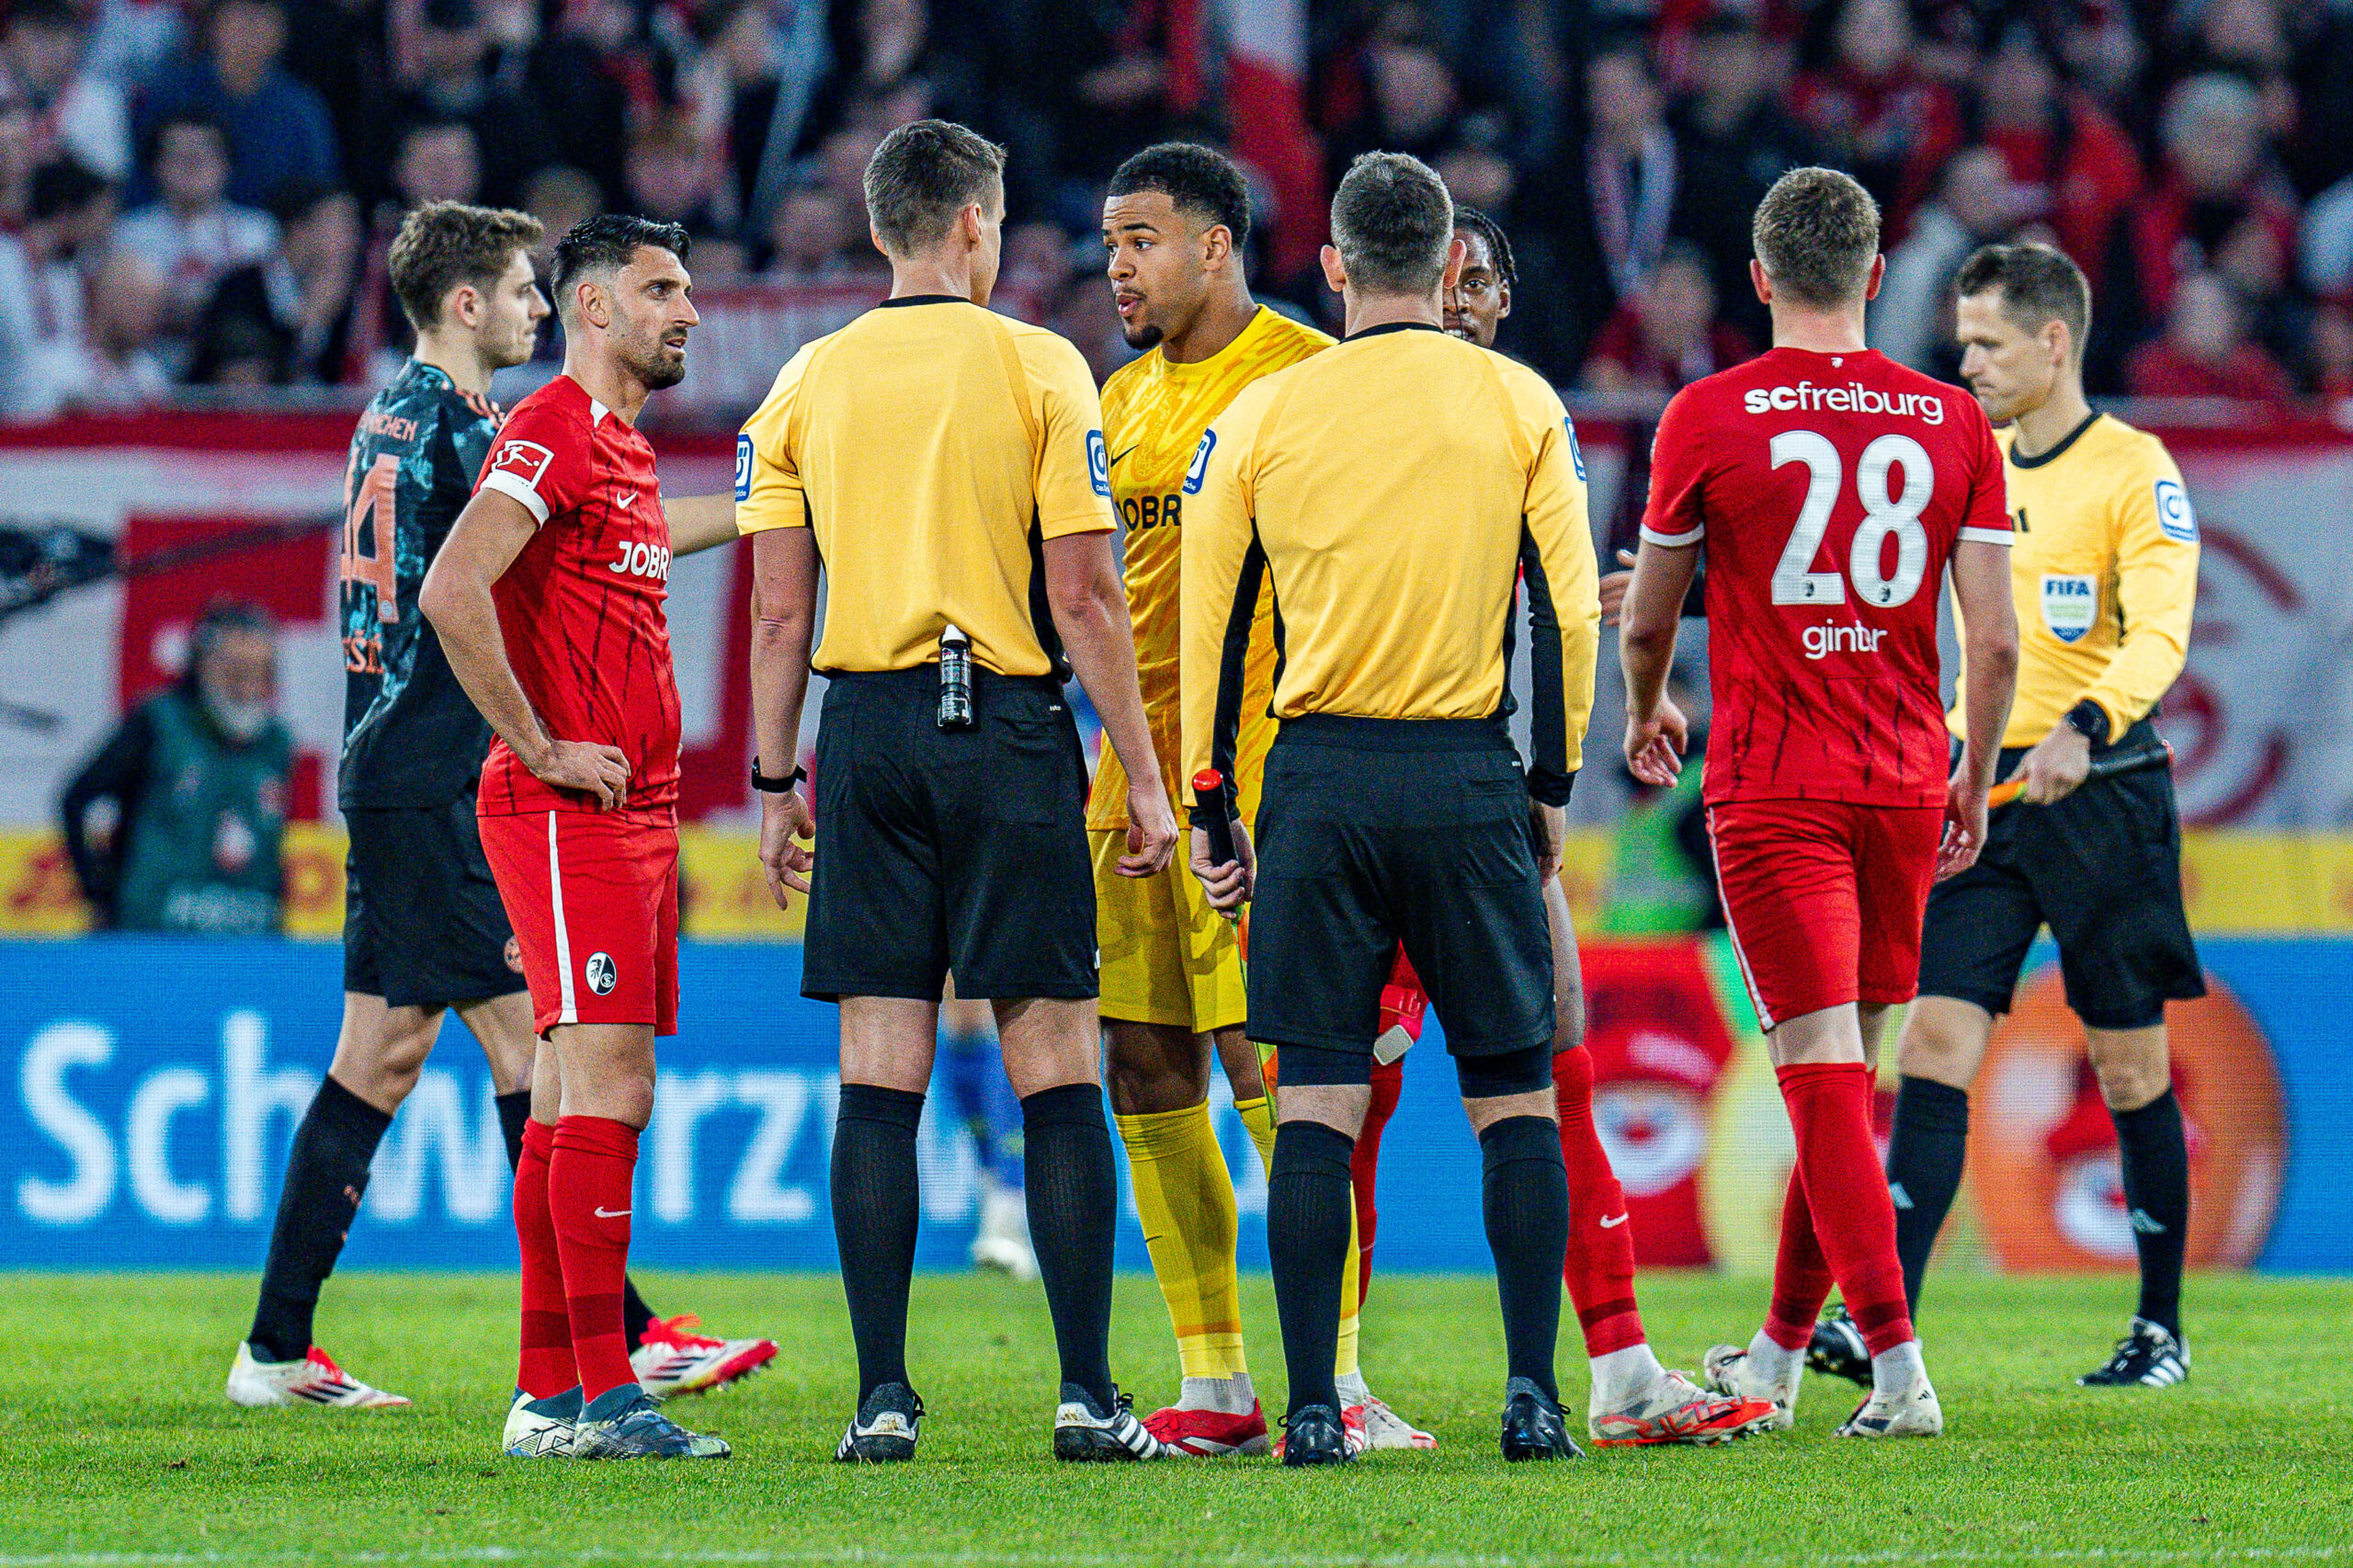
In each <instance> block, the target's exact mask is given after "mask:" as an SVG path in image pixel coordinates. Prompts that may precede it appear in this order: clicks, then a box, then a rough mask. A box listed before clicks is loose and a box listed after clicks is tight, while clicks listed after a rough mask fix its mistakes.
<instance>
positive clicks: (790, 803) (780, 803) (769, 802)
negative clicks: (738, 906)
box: [760, 790, 817, 909]
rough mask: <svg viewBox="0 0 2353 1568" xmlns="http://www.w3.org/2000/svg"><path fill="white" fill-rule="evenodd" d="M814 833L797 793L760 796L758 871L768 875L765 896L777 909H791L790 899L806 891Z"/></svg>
mask: <svg viewBox="0 0 2353 1568" xmlns="http://www.w3.org/2000/svg"><path fill="white" fill-rule="evenodd" d="M816 831H817V830H816V828H815V827H814V826H813V825H812V824H811V823H810V821H809V807H808V805H807V803H806V802H804V801H802V800H801V791H800V790H780V791H778V792H776V793H773V794H762V795H761V796H760V869H762V870H764V871H766V872H767V879H768V896H769V897H770V898H772V899H774V900H776V906H777V907H778V908H779V909H790V908H791V907H792V895H793V894H794V893H796V892H808V891H809V871H810V868H812V867H813V866H814V865H815V864H816V863H817V858H816V856H815V855H813V854H812V853H811V852H810V849H809V844H808V841H809V839H810V838H811V837H812V836H813V835H814V834H815V833H816Z"/></svg>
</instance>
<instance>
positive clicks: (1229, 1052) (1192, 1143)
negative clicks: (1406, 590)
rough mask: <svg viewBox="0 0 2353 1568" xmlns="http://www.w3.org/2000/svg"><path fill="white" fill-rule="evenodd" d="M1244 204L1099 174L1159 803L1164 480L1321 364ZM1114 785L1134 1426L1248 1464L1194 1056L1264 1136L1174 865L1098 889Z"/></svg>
mask: <svg viewBox="0 0 2353 1568" xmlns="http://www.w3.org/2000/svg"><path fill="white" fill-rule="evenodd" d="M1249 233H1250V198H1249V190H1248V187H1247V186H1246V185H1245V183H1244V181H1243V177H1242V174H1241V171H1240V170H1239V169H1237V168H1235V167H1234V165H1233V163H1232V162H1231V161H1230V160H1229V159H1227V158H1226V157H1225V156H1224V155H1223V154H1222V153H1217V152H1215V151H1213V150H1211V149H1210V148H1207V147H1201V146H1197V145H1193V144H1191V143H1188V142H1165V143H1163V144H1161V145H1159V146H1155V147H1148V148H1146V149H1145V150H1144V151H1142V152H1141V153H1137V154H1136V155H1135V156H1133V157H1131V158H1130V159H1129V160H1128V161H1127V162H1126V163H1125V164H1123V165H1120V169H1119V172H1118V173H1116V174H1115V175H1113V176H1112V177H1111V184H1110V187H1109V195H1108V199H1107V200H1106V201H1105V203H1104V208H1103V243H1104V246H1105V248H1106V250H1107V251H1108V256H1109V264H1108V271H1109V275H1110V278H1111V288H1112V294H1113V299H1114V301H1115V302H1116V303H1117V305H1118V307H1119V312H1120V324H1121V327H1122V329H1123V331H1124V332H1125V334H1126V336H1127V340H1128V342H1129V344H1130V345H1131V346H1132V347H1138V348H1142V349H1143V350H1145V353H1144V355H1143V357H1142V358H1140V359H1138V360H1136V361H1135V362H1134V363H1132V364H1131V365H1128V366H1125V367H1123V368H1122V369H1120V370H1119V371H1117V372H1116V373H1115V374H1113V375H1112V377H1111V379H1110V380H1109V381H1107V382H1106V383H1105V384H1104V388H1103V439H1104V445H1105V449H1106V452H1107V456H1108V460H1109V472H1110V483H1111V494H1112V500H1113V503H1114V504H1115V505H1116V506H1118V508H1119V512H1120V522H1121V523H1122V524H1123V525H1124V526H1125V528H1126V529H1127V564H1126V574H1127V588H1128V601H1129V606H1130V612H1131V616H1132V617H1133V619H1134V622H1135V631H1136V667H1137V674H1138V676H1140V677H1141V678H1142V687H1143V699H1144V709H1145V712H1146V715H1147V716H1148V717H1149V719H1150V720H1151V722H1152V726H1153V734H1154V741H1155V744H1156V747H1157V749H1158V753H1159V755H1160V756H1161V757H1162V758H1163V759H1164V763H1163V766H1164V767H1165V768H1166V769H1168V770H1169V771H1168V772H1167V773H1166V776H1165V778H1163V780H1162V782H1163V783H1165V785H1166V786H1167V788H1168V791H1169V798H1170V800H1171V801H1172V802H1173V801H1178V800H1181V799H1182V796H1181V793H1180V792H1179V790H1178V780H1177V778H1176V774H1175V772H1174V769H1175V767H1176V761H1175V759H1176V757H1177V756H1179V755H1180V753H1179V750H1178V747H1177V744H1176V743H1177V729H1178V723H1179V712H1180V710H1179V707H1178V702H1177V689H1176V665H1177V626H1176V619H1177V557H1178V553H1179V551H1178V544H1179V540H1180V538H1181V535H1180V533H1179V531H1178V530H1179V528H1181V526H1182V516H1183V503H1184V495H1183V490H1184V483H1185V477H1186V472H1187V468H1188V464H1189V463H1190V462H1191V461H1192V458H1193V452H1194V449H1195V448H1197V447H1198V446H1199V444H1200V439H1201V432H1202V431H1203V430H1205V429H1207V428H1208V427H1209V425H1210V422H1211V420H1213V419H1215V418H1216V417H1217V415H1219V414H1220V413H1222V412H1223V410H1224V408H1225V405H1226V404H1227V403H1231V402H1232V401H1233V396H1234V394H1235V393H1237V392H1240V391H1241V390H1242V389H1243V388H1244V387H1245V386H1247V385H1248V384H1250V382H1252V381H1256V380H1257V379H1258V378H1259V377H1261V376H1265V375H1267V374H1270V373H1272V372H1273V371H1276V370H1279V369H1283V368H1284V367H1285V366H1287V365H1293V364H1296V363H1298V362H1299V361H1300V360H1302V359H1304V358H1307V357H1308V356H1310V355H1312V354H1314V353H1317V352H1319V351H1320V350H1322V349H1324V348H1325V347H1329V346H1330V345H1331V342H1332V340H1331V339H1330V338H1329V337H1327V336H1325V335H1324V334H1322V333H1320V332H1317V331H1315V330H1314V329H1313V328H1312V327H1305V326H1302V325H1300V324H1297V323H1296V322H1292V321H1290V320H1289V319H1288V318H1286V317H1284V316H1281V315H1279V314H1277V313H1276V312H1273V311H1270V310H1267V308H1266V307H1264V306H1262V305H1259V304H1256V302H1254V301H1252V299H1251V297H1250V287H1249V283H1248V280H1247V278H1245V274H1244V268H1243V257H1242V249H1243V245H1244V244H1245V242H1246V241H1247V240H1248V238H1249ZM1274 665H1275V650H1274V636H1273V600H1272V598H1271V597H1270V596H1266V597H1261V598H1260V599H1259V601H1258V605H1257V610H1256V619H1255V620H1254V622H1253V624H1252V626H1251V628H1250V653H1249V663H1248V666H1247V672H1248V673H1247V690H1248V695H1247V696H1246V697H1245V699H1244V702H1243V710H1244V711H1243V715H1242V728H1241V738H1240V743H1239V745H1238V748H1237V752H1236V759H1235V765H1234V774H1235V778H1236V781H1237V783H1238V784H1239V786H1240V790H1241V800H1242V809H1243V812H1244V816H1245V820H1246V819H1247V818H1248V816H1249V814H1250V813H1251V812H1252V811H1254V810H1255V809H1256V803H1257V791H1258V780H1259V774H1260V771H1261V769H1262V768H1263V767H1264V764H1265V762H1266V756H1267V747H1268V746H1269V745H1271V744H1273V741H1274V722H1273V721H1272V720H1271V719H1270V718H1268V717H1267V706H1268V704H1269V702H1270V700H1271V699H1272V694H1273V689H1274ZM1127 790H1128V778H1127V774H1126V772H1125V770H1124V769H1123V768H1121V767H1120V762H1119V759H1118V758H1117V757H1114V756H1110V755H1109V754H1108V751H1107V752H1106V754H1105V756H1104V759H1103V763H1102V766H1101V767H1100V768H1099V769H1098V770H1097V774H1096V778H1095V785H1094V790H1093V793H1092V795H1091V796H1090V798H1089V803H1088V808H1087V821H1086V825H1087V830H1088V835H1089V837H1090V839H1091V840H1092V841H1093V844H1094V849H1095V870H1096V876H1095V886H1096V903H1097V922H1098V926H1099V930H1100V940H1101V944H1102V1013H1103V1022H1104V1030H1103V1032H1104V1036H1105V1040H1106V1044H1107V1047H1108V1051H1107V1058H1108V1081H1109V1085H1110V1091H1111V1108H1112V1110H1113V1112H1114V1114H1115V1115H1116V1116H1117V1118H1118V1120H1119V1126H1120V1141H1121V1142H1122V1143H1124V1144H1125V1146H1126V1148H1127V1152H1128V1167H1129V1171H1130V1174H1131V1176H1132V1178H1133V1186H1134V1191H1135V1199H1136V1210H1137V1213H1138V1214H1139V1216H1141V1218H1142V1223H1143V1230H1144V1240H1145V1242H1146V1244H1147V1245H1148V1246H1149V1247H1150V1249H1151V1253H1152V1265H1153V1274H1154V1278H1156V1279H1157V1280H1158V1282H1159V1284H1160V1290H1161V1295H1162V1297H1163V1298H1164V1299H1165V1301H1166V1302H1167V1304H1168V1315H1169V1319H1170V1321H1171V1323H1172V1324H1174V1325H1175V1327H1176V1346H1177V1357H1178V1359H1179V1361H1180V1363H1181V1365H1182V1368H1183V1372H1184V1384H1183V1390H1182V1392H1181V1393H1180V1394H1179V1395H1178V1397H1177V1400H1176V1403H1175V1404H1173V1405H1171V1406H1169V1407H1168V1408H1166V1409H1165V1410H1160V1411H1155V1412H1154V1414H1153V1415H1151V1416H1149V1417H1147V1418H1146V1420H1145V1422H1144V1425H1145V1426H1147V1427H1149V1428H1150V1429H1151V1431H1152V1433H1153V1435H1154V1437H1158V1438H1159V1439H1160V1440H1161V1441H1162V1442H1164V1443H1166V1444H1168V1445H1169V1446H1170V1447H1172V1448H1173V1449H1176V1451H1177V1452H1179V1453H1185V1454H1194V1455H1216V1454H1230V1453H1260V1452H1264V1451H1265V1450H1266V1449H1267V1422H1266V1417H1265V1415H1264V1414H1263V1413H1262V1412H1261V1410H1260V1409H1259V1405H1258V1399H1257V1395H1256V1392H1255V1391H1254V1390H1253V1388H1252V1386H1251V1381H1250V1371H1249V1363H1248V1361H1247V1358H1246V1357H1245V1352H1244V1345H1243V1334H1242V1316H1241V1299H1240V1290H1241V1284H1240V1279H1239V1278H1238V1276H1237V1274H1236V1271H1235V1267H1234V1257H1233V1247H1234V1235H1235V1229H1236V1218H1235V1211H1234V1199H1233V1176H1232V1174H1231V1173H1230V1172H1229V1171H1228V1170H1227V1168H1226V1164H1225V1155H1224V1153H1223V1152H1222V1150H1220V1149H1219V1147H1218V1142H1217V1136H1216V1133H1215V1131H1214V1130H1213V1129H1212V1127H1211V1121H1210V1114H1209V1074H1210V1064H1211V1060H1212V1059H1214V1060H1215V1061H1216V1062H1219V1063H1220V1065H1221V1066H1222V1068H1223V1070H1224V1072H1225V1074H1226V1078H1227V1081H1228V1082H1229V1083H1230V1084H1231V1085H1233V1099H1234V1107H1235V1108H1236V1109H1237V1110H1239V1111H1240V1112H1241V1113H1242V1119H1243V1121H1244V1123H1245V1125H1246V1126H1247V1127H1248V1128H1249V1130H1250V1136H1251V1140H1252V1141H1253V1142H1255V1143H1256V1144H1257V1146H1258V1152H1259V1155H1260V1157H1261V1159H1265V1158H1267V1157H1269V1156H1270V1154H1271V1151H1272V1149H1273V1147H1274V1120H1273V1117H1272V1114H1271V1113H1270V1111H1269V1109H1268V1104H1267V1089H1266V1082H1265V1079H1264V1076H1263V1074H1262V1073H1261V1070H1260V1067H1259V1062H1258V1056H1257V1049H1256V1047H1255V1046H1254V1045H1252V1044H1251V1042H1250V1041H1249V1040H1248V1039H1247V1038H1246V1036H1245V1033H1244V1030H1243V1021H1244V1017H1245V1010H1246V1009H1245V1002H1244V995H1243V985H1242V953H1241V945H1240V942H1239V940H1238V937H1237V933H1236V929H1235V927H1234V926H1233V925H1232V924H1230V923H1229V922H1227V921H1226V920H1225V919H1223V918H1222V917H1221V916H1220V915H1218V914H1217V912H1216V911H1214V910H1212V909H1211V907H1210V905H1209V903H1208V901H1207V900H1206V899H1205V898H1204V897H1203V896H1202V893H1201V889H1200V884H1199V881H1197V880H1196V879H1195V878H1194V877H1193V875H1192V873H1191V872H1190V871H1189V870H1188V869H1186V868H1185V867H1184V866H1183V865H1182V864H1179V863H1172V864H1171V865H1170V867H1169V869H1167V870H1165V871H1164V872H1162V873H1161V874H1160V875H1158V876H1155V877H1143V878H1134V877H1123V876H1120V875H1118V874H1117V866H1118V862H1119V859H1120V856H1121V855H1123V854H1124V853H1125V852H1126V843H1127V840H1126V829H1127V813H1126V808H1125V804H1124V802H1125V801H1126V798H1127ZM1356 1286H1357V1279H1356V1274H1355V1271H1354V1270H1350V1271H1349V1278H1348V1280H1347V1288H1346V1290H1344V1292H1343V1300H1342V1302H1341V1314H1342V1315H1341V1332H1340V1347H1339V1358H1338V1363H1337V1374H1338V1380H1339V1385H1340V1391H1341V1398H1342V1400H1343V1402H1344V1403H1346V1405H1347V1423H1348V1426H1349V1428H1350V1433H1351V1437H1353V1439H1354V1440H1356V1441H1357V1442H1358V1443H1359V1444H1366V1445H1370V1446H1371V1447H1376V1448H1415V1447H1420V1448H1428V1447H1433V1446H1435V1445H1434V1441H1433V1439H1432V1438H1431V1437H1429V1435H1428V1434H1427V1433H1424V1432H1420V1431H1417V1430H1415V1428H1414V1427H1413V1426H1411V1425H1410V1424H1409V1423H1407V1422H1405V1421H1404V1420H1403V1419H1402V1418H1400V1417H1399V1416H1397V1415H1395V1414H1394V1413H1393V1412H1392V1411H1391V1410H1390V1409H1389V1407H1388V1406H1387V1405H1386V1404H1384V1403H1381V1401H1380V1400H1378V1399H1376V1398H1374V1397H1373V1395H1372V1392H1371V1391H1370V1389H1369V1388H1367V1387H1366V1385H1365V1381H1364V1376H1363V1372H1362V1370H1361V1369H1360V1368H1359V1367H1358V1361H1357V1333H1356V1329H1357V1310H1356V1303H1355V1294H1356Z"/></svg>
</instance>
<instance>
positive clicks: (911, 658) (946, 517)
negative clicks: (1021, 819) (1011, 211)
mask: <svg viewBox="0 0 2353 1568" xmlns="http://www.w3.org/2000/svg"><path fill="white" fill-rule="evenodd" d="M1102 424H1103V418H1102V410H1101V406H1100V404H1099V403H1097V399H1096V395H1095V378H1094V376H1093V375H1092V374H1091V373H1089V371H1088V370H1087V368H1086V359H1085V358H1082V357H1081V356H1080V354H1079V352H1078V350H1077V349H1076V348H1074V347H1072V346H1071V345H1070V344H1069V343H1067V342H1065V341H1064V340H1063V339H1062V338H1060V337H1057V336H1056V335H1054V334H1052V333H1051V332H1048V331H1047V330H1045V329H1044V328H1043V327H1036V326H1030V325H1028V324H1025V323H1022V322H1017V321H1014V320H1012V319H1010V318H1008V317H1006V316H1001V315H997V314H996V313H995V312H991V311H986V310H983V309H982V308H981V307H980V306H978V305H975V304H973V303H972V302H971V301H966V300H959V299H953V298H949V297H947V296H940V295H915V296H910V297H908V298H905V299H898V300H892V301H887V302H886V303H884V304H883V305H881V307H879V308H877V309H875V310H871V311H869V312H867V313H866V314H864V315H862V316H860V317H858V319H857V320H856V321H854V322H852V323H850V324H848V325H847V326H846V327H843V328H842V329H841V330H840V331H839V332H835V333H829V334H827V335H825V336H824V337H821V338H818V339H817V340H816V341H815V342H813V343H811V344H809V345H808V346H807V347H804V348H802V349H801V352H800V353H798V354H795V355H794V356H793V357H792V358H791V360H790V362H789V363H788V364H786V366H785V367H784V369H782V370H781V371H779V373H778V375H777V379H776V385H775V386H774V387H772V388H771V389H770V390H769V392H768V395H767V401H766V402H764V403H761V404H760V406H759V408H758V410H757V411H756V413H754V414H753V415H752V417H751V420H750V421H749V422H748V423H747V424H745V426H744V431H743V434H742V435H741V436H739V437H736V443H735V527H736V528H737V530H738V531H739V532H742V533H746V534H752V533H758V532H760V531H761V530H763V529H765V528H804V527H805V528H814V529H815V530H816V534H817V553H818V555H819V556H820V557H821V558H822V559H823V560H824V567H825V585H826V586H825V595H826V597H825V634H824V641H823V642H820V643H819V644H818V647H817V652H816V655H815V658H814V660H813V663H814V664H815V665H816V667H817V668H818V669H820V670H904V669H911V668H913V667H914V666H915V665H921V664H925V663H928V662H934V661H937V660H938V656H939V634H940V631H942V630H943V629H944V628H946V627H947V626H949V625H950V624H953V625H955V626H958V627H961V629H962V630H963V631H965V632H967V633H968V634H970V636H971V637H972V657H973V658H974V659H976V660H978V661H979V662H980V663H981V664H982V665H984V666H986V667H987V668H989V669H992V670H995V671H996V672H997V673H998V674H1000V675H1008V676H1042V675H1046V674H1049V673H1050V672H1051V671H1052V670H1053V669H1054V666H1055V665H1057V664H1058V663H1059V662H1060V653H1061V641H1060V639H1059V638H1057V637H1056V636H1055V634H1054V629H1053V621H1052V619H1051V616H1050V615H1049V614H1048V612H1047V609H1046V606H1045V583H1044V580H1043V577H1044V573H1043V563H1042V561H1041V560H1040V557H1039V555H1038V553H1037V551H1036V548H1035V546H1036V544H1037V542H1038V541H1040V540H1049V539H1058V538H1060V537H1062V536H1063V535H1064V534H1073V533H1108V532H1109V531H1110V528H1111V526H1112V524H1111V506H1110V494H1111V490H1110V484H1109V482H1108V478H1107V477H1106V468H1107V464H1106V461H1105V457H1106V454H1105V451H1104V447H1103V433H1102Z"/></svg>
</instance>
